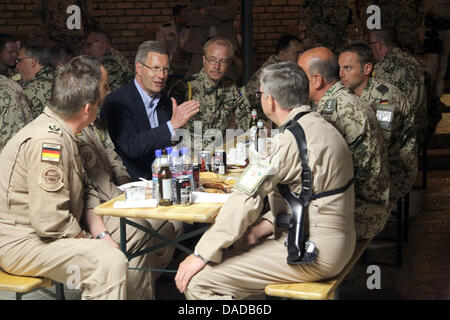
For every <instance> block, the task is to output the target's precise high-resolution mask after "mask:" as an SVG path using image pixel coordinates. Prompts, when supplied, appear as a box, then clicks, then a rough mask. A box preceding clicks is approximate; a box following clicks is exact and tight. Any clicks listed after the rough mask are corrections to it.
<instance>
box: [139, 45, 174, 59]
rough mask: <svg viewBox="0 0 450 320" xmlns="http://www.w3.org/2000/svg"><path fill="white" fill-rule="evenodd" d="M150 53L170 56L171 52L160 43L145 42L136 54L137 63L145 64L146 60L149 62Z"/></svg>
mask: <svg viewBox="0 0 450 320" xmlns="http://www.w3.org/2000/svg"><path fill="white" fill-rule="evenodd" d="M149 52H156V53H159V54H165V55H167V56H168V55H169V51H167V48H166V47H165V46H164V45H162V44H161V43H160V42H158V41H145V42H143V43H142V44H141V45H140V46H139V48H138V50H137V53H136V58H135V60H134V61H135V63H136V62H141V63H145V60H147V55H148V53H149Z"/></svg>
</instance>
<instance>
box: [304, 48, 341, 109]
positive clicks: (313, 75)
mask: <svg viewBox="0 0 450 320" xmlns="http://www.w3.org/2000/svg"><path fill="white" fill-rule="evenodd" d="M298 65H299V66H300V67H301V68H302V69H303V70H304V71H305V72H306V75H307V76H308V80H309V98H310V99H311V100H312V101H313V102H314V103H315V104H318V103H319V101H320V99H322V97H323V95H324V94H325V92H326V91H327V90H328V89H329V88H331V87H332V86H333V85H334V84H335V83H336V82H337V81H338V80H339V65H338V62H337V59H336V57H335V55H334V54H333V52H331V50H330V49H327V48H324V47H318V48H313V49H310V50H307V51H305V52H303V54H302V55H301V56H300V57H299V58H298Z"/></svg>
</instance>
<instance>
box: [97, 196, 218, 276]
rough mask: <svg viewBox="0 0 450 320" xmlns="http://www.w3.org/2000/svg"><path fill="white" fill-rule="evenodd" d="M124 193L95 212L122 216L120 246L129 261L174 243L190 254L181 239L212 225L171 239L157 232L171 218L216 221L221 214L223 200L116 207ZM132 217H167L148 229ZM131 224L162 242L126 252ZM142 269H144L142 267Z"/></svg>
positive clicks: (192, 221)
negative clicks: (141, 206)
mask: <svg viewBox="0 0 450 320" xmlns="http://www.w3.org/2000/svg"><path fill="white" fill-rule="evenodd" d="M123 200H124V195H121V196H118V197H116V198H114V199H112V200H110V201H108V202H105V203H103V204H101V205H99V206H98V207H96V208H95V209H94V212H95V213H96V214H98V215H101V216H114V217H119V218H120V249H121V250H122V252H123V253H124V254H125V256H126V257H127V259H128V260H131V259H133V258H135V257H137V256H139V255H142V254H145V253H147V252H150V251H154V250H157V249H159V248H162V247H165V246H168V245H172V246H174V247H176V248H178V249H180V250H182V251H184V252H186V253H188V254H191V253H192V250H190V249H188V248H186V247H184V246H182V245H180V244H179V242H181V241H183V240H186V239H189V238H192V237H195V236H197V235H199V234H202V233H203V232H205V230H207V229H208V228H209V226H204V227H201V228H199V229H197V230H194V231H191V232H189V233H186V234H183V235H181V236H179V237H177V238H176V239H169V238H167V237H164V236H163V235H161V234H159V233H158V231H159V230H160V229H161V228H162V227H163V226H164V225H165V224H166V223H167V221H168V220H177V221H183V222H187V223H194V222H200V223H213V222H214V219H215V217H216V216H217V214H218V213H219V210H220V208H221V207H222V203H196V204H192V205H189V206H181V205H173V206H168V207H164V206H158V207H156V208H130V209H116V208H114V202H116V201H123ZM130 218H137V219H158V220H166V221H165V222H164V224H163V225H161V227H160V228H159V229H158V230H153V229H149V228H146V227H143V226H142V225H140V224H138V223H135V222H133V221H131V220H129V219H130ZM127 224H129V225H132V226H134V227H135V228H138V229H140V230H142V231H144V232H146V233H149V234H150V235H151V236H154V237H155V238H158V239H159V240H161V242H160V243H158V244H157V245H154V246H152V247H150V248H147V249H145V250H141V251H139V252H135V253H133V254H131V253H128V252H127V243H126V238H127V237H126V225H127ZM140 270H141V269H140ZM142 270H146V271H163V272H176V270H160V269H142Z"/></svg>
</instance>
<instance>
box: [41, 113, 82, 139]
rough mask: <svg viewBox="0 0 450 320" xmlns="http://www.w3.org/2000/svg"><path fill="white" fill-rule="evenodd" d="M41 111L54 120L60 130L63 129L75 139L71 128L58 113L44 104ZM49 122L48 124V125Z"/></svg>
mask: <svg viewBox="0 0 450 320" xmlns="http://www.w3.org/2000/svg"><path fill="white" fill-rule="evenodd" d="M43 113H45V114H46V115H47V116H48V117H50V118H51V119H52V120H54V121H55V122H56V123H57V124H58V125H59V126H60V128H61V129H62V130H64V131H65V132H66V133H67V134H68V135H70V136H71V137H72V138H73V139H74V140H77V138H76V136H75V134H74V133H73V132H72V129H71V128H70V127H69V126H68V125H67V123H66V122H65V121H64V120H63V119H61V118H60V116H59V115H58V114H56V113H55V112H54V111H53V110H52V109H50V107H48V106H45V108H44V111H43ZM50 125H51V124H49V126H50Z"/></svg>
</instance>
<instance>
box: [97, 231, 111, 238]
mask: <svg viewBox="0 0 450 320" xmlns="http://www.w3.org/2000/svg"><path fill="white" fill-rule="evenodd" d="M106 235H111V234H110V233H109V232H108V230H105V231H103V232H100V233H99V234H98V235H97V236H96V237H95V239H103V238H104V237H106Z"/></svg>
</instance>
